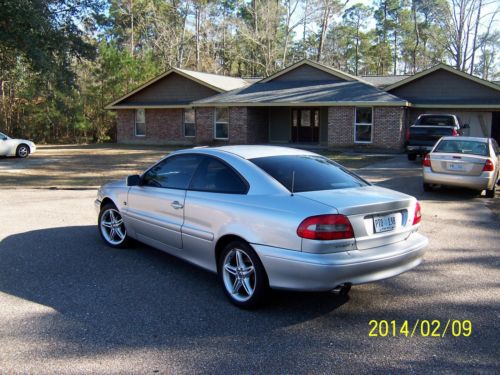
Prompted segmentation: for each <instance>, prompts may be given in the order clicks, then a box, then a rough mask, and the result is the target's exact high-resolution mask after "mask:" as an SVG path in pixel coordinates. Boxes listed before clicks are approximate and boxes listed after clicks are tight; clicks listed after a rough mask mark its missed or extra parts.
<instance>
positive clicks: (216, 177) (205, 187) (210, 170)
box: [189, 157, 248, 194]
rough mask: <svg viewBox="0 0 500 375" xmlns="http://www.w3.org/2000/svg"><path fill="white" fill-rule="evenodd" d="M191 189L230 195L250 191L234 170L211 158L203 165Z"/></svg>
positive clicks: (194, 178)
mask: <svg viewBox="0 0 500 375" xmlns="http://www.w3.org/2000/svg"><path fill="white" fill-rule="evenodd" d="M189 189H190V190H201V191H209V192H213V193H228V194H246V192H247V190H248V189H247V185H246V184H245V183H244V182H243V180H242V179H241V177H240V176H238V174H237V173H236V172H235V171H234V170H232V168H230V167H229V166H227V165H226V164H225V163H223V162H221V161H220V160H217V159H215V158H211V157H207V158H205V160H204V161H203V162H202V163H201V165H200V167H199V168H198V170H197V171H196V174H195V175H194V177H193V180H192V181H191V185H190V186H189Z"/></svg>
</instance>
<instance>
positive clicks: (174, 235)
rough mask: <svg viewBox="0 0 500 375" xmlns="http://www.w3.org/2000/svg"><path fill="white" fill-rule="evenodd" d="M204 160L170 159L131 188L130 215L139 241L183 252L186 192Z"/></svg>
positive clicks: (128, 206)
mask: <svg viewBox="0 0 500 375" xmlns="http://www.w3.org/2000/svg"><path fill="white" fill-rule="evenodd" d="M201 159H202V157H201V156H199V155H194V154H183V155H175V156H172V157H168V158H166V159H164V160H162V161H160V162H159V163H157V164H156V165H154V166H153V167H152V168H150V169H149V170H148V171H147V172H146V173H144V175H143V176H142V182H141V185H140V186H133V187H131V188H130V190H129V193H128V198H127V210H126V214H127V216H128V219H129V221H130V223H131V224H132V227H133V230H134V232H135V235H136V237H137V239H138V240H140V241H143V242H146V243H148V244H150V245H152V246H155V247H158V248H160V249H167V250H170V249H181V248H182V237H181V226H182V223H183V222H184V200H185V197H186V189H187V187H188V185H189V182H190V181H191V178H192V176H193V173H194V171H195V170H196V168H197V167H198V165H199V162H200V161H201Z"/></svg>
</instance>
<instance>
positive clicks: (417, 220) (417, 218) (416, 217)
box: [413, 201, 422, 225]
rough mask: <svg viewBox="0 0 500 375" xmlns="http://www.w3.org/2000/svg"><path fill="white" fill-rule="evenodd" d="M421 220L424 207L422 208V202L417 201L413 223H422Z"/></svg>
mask: <svg viewBox="0 0 500 375" xmlns="http://www.w3.org/2000/svg"><path fill="white" fill-rule="evenodd" d="M420 220H422V209H421V208H420V203H418V201H417V205H416V207H415V215H414V216H413V225H415V224H418V223H420Z"/></svg>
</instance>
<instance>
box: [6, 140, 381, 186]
mask: <svg viewBox="0 0 500 375" xmlns="http://www.w3.org/2000/svg"><path fill="white" fill-rule="evenodd" d="M174 150H176V148H173V147H161V146H125V145H67V146H59V145H57V146H53V145H47V146H39V147H38V149H37V152H36V153H35V154H33V155H31V156H30V157H29V158H27V159H16V158H0V188H85V187H88V188H90V187H98V186H100V185H102V184H104V183H106V182H109V181H112V180H117V179H121V178H125V177H126V176H128V175H131V174H136V173H141V172H142V171H144V170H145V169H146V168H148V167H149V166H150V165H152V164H154V163H155V162H156V161H157V160H159V159H160V158H161V157H163V156H165V155H168V154H169V153H170V152H172V151H174ZM324 155H325V156H327V157H330V158H332V159H333V160H335V161H337V162H339V163H340V164H342V165H344V166H346V167H348V168H353V169H356V168H361V167H364V166H366V165H369V164H371V163H375V162H378V161H381V160H385V159H387V158H389V157H390V156H373V155H361V154H359V155H358V154H356V155H349V154H342V153H324Z"/></svg>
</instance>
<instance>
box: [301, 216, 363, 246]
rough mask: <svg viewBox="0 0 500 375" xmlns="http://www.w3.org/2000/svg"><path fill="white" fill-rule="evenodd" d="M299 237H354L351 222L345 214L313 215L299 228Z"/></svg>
mask: <svg viewBox="0 0 500 375" xmlns="http://www.w3.org/2000/svg"><path fill="white" fill-rule="evenodd" d="M297 234H298V235H299V237H302V238H307V239H309V240H324V241H326V240H342V239H348V238H354V231H353V229H352V225H351V222H350V221H349V219H348V218H347V217H345V216H344V215H319V216H311V217H308V218H307V219H305V220H304V221H302V223H300V225H299V227H298V228H297Z"/></svg>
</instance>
